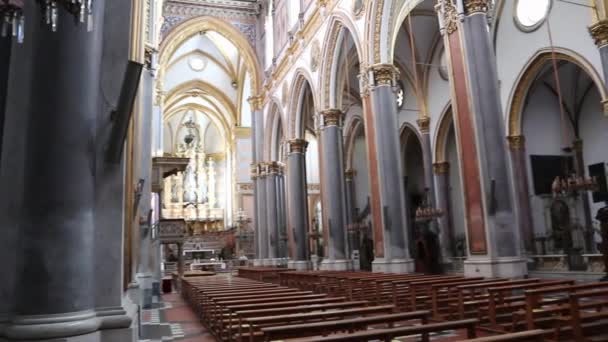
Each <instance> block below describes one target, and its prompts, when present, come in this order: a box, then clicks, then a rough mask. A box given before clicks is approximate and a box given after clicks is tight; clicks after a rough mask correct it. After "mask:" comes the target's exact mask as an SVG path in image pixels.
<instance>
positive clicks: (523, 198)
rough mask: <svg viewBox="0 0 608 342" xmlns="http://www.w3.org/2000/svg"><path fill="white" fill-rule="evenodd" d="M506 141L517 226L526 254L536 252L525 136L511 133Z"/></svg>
mask: <svg viewBox="0 0 608 342" xmlns="http://www.w3.org/2000/svg"><path fill="white" fill-rule="evenodd" d="M507 141H508V142H509V152H510V154H511V167H512V168H513V183H514V186H515V196H516V199H517V202H516V203H517V213H518V215H517V221H518V226H519V228H520V230H521V237H522V241H523V243H524V248H525V251H526V252H527V253H528V254H536V245H535V243H534V229H533V227H534V226H533V221H532V205H531V203H530V184H529V181H528V169H527V167H526V138H525V137H524V136H523V135H512V136H508V137H507Z"/></svg>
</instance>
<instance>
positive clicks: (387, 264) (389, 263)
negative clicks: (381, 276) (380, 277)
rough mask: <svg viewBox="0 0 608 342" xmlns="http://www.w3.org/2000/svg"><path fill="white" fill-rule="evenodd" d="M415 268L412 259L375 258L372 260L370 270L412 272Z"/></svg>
mask: <svg viewBox="0 0 608 342" xmlns="http://www.w3.org/2000/svg"><path fill="white" fill-rule="evenodd" d="M414 270H415V267H414V260H413V259H391V260H387V259H384V258H379V259H375V260H374V261H373V262H372V272H384V273H413V272H414Z"/></svg>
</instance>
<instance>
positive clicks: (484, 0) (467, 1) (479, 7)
mask: <svg viewBox="0 0 608 342" xmlns="http://www.w3.org/2000/svg"><path fill="white" fill-rule="evenodd" d="M489 2H490V1H489V0H464V9H465V11H466V13H467V15H471V14H475V13H488V9H489V7H490V6H489Z"/></svg>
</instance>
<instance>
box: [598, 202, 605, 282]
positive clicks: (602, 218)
mask: <svg viewBox="0 0 608 342" xmlns="http://www.w3.org/2000/svg"><path fill="white" fill-rule="evenodd" d="M595 219H596V220H598V221H600V230H601V234H602V244H601V250H600V252H601V253H602V254H603V255H604V272H606V276H604V278H602V281H608V202H606V206H605V207H603V208H600V209H599V210H598V211H597V215H596V216H595Z"/></svg>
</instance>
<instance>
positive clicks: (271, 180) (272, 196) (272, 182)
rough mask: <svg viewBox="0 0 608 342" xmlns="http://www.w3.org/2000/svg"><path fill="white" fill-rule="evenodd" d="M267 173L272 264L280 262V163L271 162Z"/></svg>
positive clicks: (269, 254)
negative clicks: (278, 184)
mask: <svg viewBox="0 0 608 342" xmlns="http://www.w3.org/2000/svg"><path fill="white" fill-rule="evenodd" d="M267 171H268V172H267V175H266V205H267V208H268V210H267V211H266V226H267V227H268V258H269V259H270V263H271V264H272V265H276V264H277V263H278V261H279V260H278V258H279V239H280V236H279V208H278V205H279V202H278V198H277V196H278V186H277V183H278V176H279V164H278V163H277V162H269V163H268V164H267Z"/></svg>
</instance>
